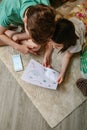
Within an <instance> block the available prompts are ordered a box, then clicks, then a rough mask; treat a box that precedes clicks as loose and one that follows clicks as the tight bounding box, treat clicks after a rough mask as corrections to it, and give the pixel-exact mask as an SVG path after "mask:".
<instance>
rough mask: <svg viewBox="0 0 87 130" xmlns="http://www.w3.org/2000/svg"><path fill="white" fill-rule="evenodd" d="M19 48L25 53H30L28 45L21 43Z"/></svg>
mask: <svg viewBox="0 0 87 130" xmlns="http://www.w3.org/2000/svg"><path fill="white" fill-rule="evenodd" d="M17 50H18V51H20V52H21V53H23V54H27V53H29V48H28V47H27V46H26V45H19V47H18V48H17Z"/></svg>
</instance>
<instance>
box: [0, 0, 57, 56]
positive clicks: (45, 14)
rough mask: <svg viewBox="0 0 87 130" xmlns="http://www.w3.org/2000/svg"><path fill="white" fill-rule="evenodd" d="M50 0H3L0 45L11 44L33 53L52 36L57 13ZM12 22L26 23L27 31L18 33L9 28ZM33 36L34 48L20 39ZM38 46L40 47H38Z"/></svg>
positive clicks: (25, 51) (0, 11)
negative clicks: (20, 42)
mask: <svg viewBox="0 0 87 130" xmlns="http://www.w3.org/2000/svg"><path fill="white" fill-rule="evenodd" d="M48 5H50V2H49V0H41V1H40V0H31V1H30V0H5V1H4V0H2V2H1V3H0V40H1V41H2V42H0V45H10V46H12V47H13V48H15V49H17V50H19V51H20V52H22V53H24V54H26V53H28V52H31V53H33V51H32V48H35V47H36V50H39V49H40V48H41V44H44V43H46V42H47V40H49V38H50V37H51V36H52V34H53V32H54V29H55V13H54V10H53V8H51V7H50V6H48ZM10 24H14V25H16V26H18V25H22V26H23V25H24V27H25V32H23V33H19V34H17V32H15V31H14V32H11V31H10V30H8V27H9V25H10ZM29 38H31V39H32V40H33V41H34V42H35V43H34V46H32V48H29V45H28V44H18V41H21V40H27V39H29ZM37 48H38V49H37Z"/></svg>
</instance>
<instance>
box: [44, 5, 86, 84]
mask: <svg viewBox="0 0 87 130" xmlns="http://www.w3.org/2000/svg"><path fill="white" fill-rule="evenodd" d="M86 27H87V3H85V4H84V3H83V4H81V5H78V6H77V7H76V8H74V10H73V11H72V12H71V13H70V14H69V15H68V16H67V17H65V18H60V19H59V20H57V22H56V29H55V32H54V35H53V37H52V40H50V42H49V44H48V47H47V50H46V53H45V56H44V61H43V65H44V66H48V67H50V57H51V53H52V50H53V48H57V49H59V50H60V51H61V52H65V53H64V57H63V60H62V67H61V72H60V75H59V77H58V79H57V81H58V83H59V84H60V83H62V82H63V80H64V76H65V72H66V70H67V67H68V64H69V62H70V59H71V57H72V56H73V55H74V54H75V53H78V52H80V51H81V50H82V46H83V43H84V38H85V34H86Z"/></svg>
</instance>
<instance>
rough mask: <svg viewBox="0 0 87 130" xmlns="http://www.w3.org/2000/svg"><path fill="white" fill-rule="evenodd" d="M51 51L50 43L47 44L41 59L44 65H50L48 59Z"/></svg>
mask: <svg viewBox="0 0 87 130" xmlns="http://www.w3.org/2000/svg"><path fill="white" fill-rule="evenodd" d="M52 52H53V46H52V45H51V44H49V43H48V44H47V46H46V51H45V55H44V59H43V65H44V66H46V67H50V66H51V65H50V62H51V61H50V60H51V55H52Z"/></svg>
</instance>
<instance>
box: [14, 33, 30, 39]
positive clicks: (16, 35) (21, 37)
mask: <svg viewBox="0 0 87 130" xmlns="http://www.w3.org/2000/svg"><path fill="white" fill-rule="evenodd" d="M29 38H30V36H29V35H28V34H27V33H26V32H24V33H18V34H14V35H13V37H12V40H14V41H20V40H27V39H29Z"/></svg>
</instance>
